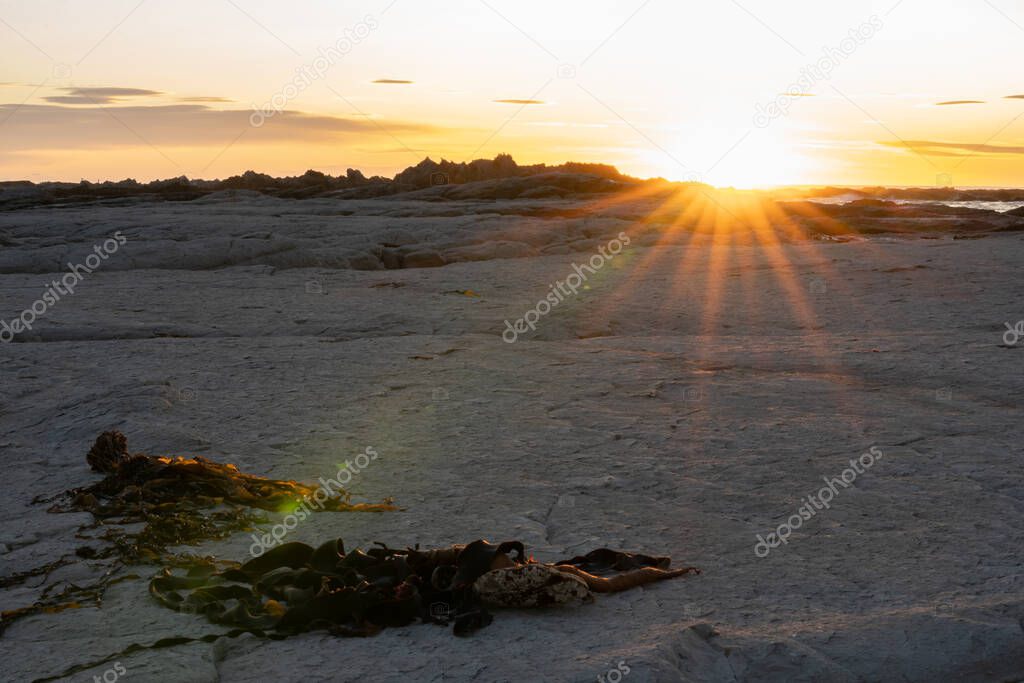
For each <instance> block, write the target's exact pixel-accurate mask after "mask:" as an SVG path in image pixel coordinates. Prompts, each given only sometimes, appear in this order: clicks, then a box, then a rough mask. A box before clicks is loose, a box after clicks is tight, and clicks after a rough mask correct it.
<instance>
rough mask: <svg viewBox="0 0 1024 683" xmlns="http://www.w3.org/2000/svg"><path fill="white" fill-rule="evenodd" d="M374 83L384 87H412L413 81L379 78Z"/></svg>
mask: <svg viewBox="0 0 1024 683" xmlns="http://www.w3.org/2000/svg"><path fill="white" fill-rule="evenodd" d="M374 83H380V84H383V85H410V84H411V83H412V81H403V80H401V79H398V78H378V79H377V80H375V81H374Z"/></svg>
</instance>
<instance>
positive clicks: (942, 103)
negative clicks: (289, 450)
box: [935, 100, 985, 107]
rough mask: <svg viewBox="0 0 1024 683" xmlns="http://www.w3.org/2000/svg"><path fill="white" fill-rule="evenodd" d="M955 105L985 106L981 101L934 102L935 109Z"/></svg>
mask: <svg viewBox="0 0 1024 683" xmlns="http://www.w3.org/2000/svg"><path fill="white" fill-rule="evenodd" d="M957 104H985V103H984V102H983V101H981V100H949V101H948V102H936V103H935V106H936V107H950V106H953V105H957Z"/></svg>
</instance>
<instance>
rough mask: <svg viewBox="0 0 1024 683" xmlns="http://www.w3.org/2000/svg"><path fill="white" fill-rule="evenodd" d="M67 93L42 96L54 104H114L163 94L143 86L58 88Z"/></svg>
mask: <svg viewBox="0 0 1024 683" xmlns="http://www.w3.org/2000/svg"><path fill="white" fill-rule="evenodd" d="M60 90H61V92H66V93H68V94H67V95H51V96H50V97H44V98H43V99H44V100H46V101H47V102H53V103H55V104H92V105H98V104H115V103H117V102H119V101H120V100H122V99H124V98H126V97H155V96H158V95H163V93H162V92H159V91H157V90H146V89H144V88H60Z"/></svg>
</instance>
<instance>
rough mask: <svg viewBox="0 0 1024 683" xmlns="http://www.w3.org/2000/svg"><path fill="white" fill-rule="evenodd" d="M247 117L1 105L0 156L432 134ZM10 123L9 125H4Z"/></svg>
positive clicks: (416, 128) (193, 108) (300, 116)
mask: <svg viewBox="0 0 1024 683" xmlns="http://www.w3.org/2000/svg"><path fill="white" fill-rule="evenodd" d="M251 115H252V111H251V110H249V109H221V110H218V109H211V108H209V107H207V106H205V105H202V104H168V105H156V106H140V105H120V106H111V107H62V106H58V105H50V104H26V105H22V106H20V107H19V106H18V105H17V104H13V103H11V104H0V121H3V120H4V119H5V118H6V119H7V123H6V124H4V125H3V126H0V149H4V150H5V151H8V150H11V151H13V150H19V149H20V150H41V149H102V148H107V147H116V146H136V145H144V144H148V145H152V146H156V147H160V146H164V145H166V146H175V145H178V146H201V145H220V146H223V145H225V144H226V143H227V142H230V141H231V140H233V139H235V138H236V137H238V136H239V135H240V134H241V133H243V132H244V133H245V138H244V140H245V142H246V143H247V144H259V143H267V142H281V141H287V142H318V143H324V144H334V143H337V142H338V141H340V140H342V139H344V138H347V137H350V138H352V139H353V140H355V141H361V140H365V139H366V136H368V135H377V134H380V129H381V127H383V128H384V129H386V130H387V131H388V132H389V133H391V134H393V135H397V136H401V135H402V134H403V133H405V134H409V133H423V132H429V131H432V130H434V129H433V128H432V127H430V126H426V125H421V124H416V123H407V122H401V121H376V122H375V121H369V120H366V119H365V118H362V117H359V118H357V119H350V118H342V117H335V116H326V115H315V114H306V113H303V112H299V111H287V110H286V111H282V112H279V113H276V114H275V115H274V116H271V117H269V118H267V119H266V120H265V121H264V124H263V125H262V126H261V127H259V128H253V127H252V126H251V125H250V123H249V118H250V116H251ZM8 117H9V118H8Z"/></svg>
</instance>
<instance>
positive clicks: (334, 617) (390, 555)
mask: <svg viewBox="0 0 1024 683" xmlns="http://www.w3.org/2000/svg"><path fill="white" fill-rule="evenodd" d="M376 545H377V547H372V548H369V549H367V550H365V551H364V550H360V549H355V550H352V551H351V552H346V551H345V545H344V542H343V541H342V540H341V539H335V540H331V541H327V542H326V543H323V544H322V545H320V546H319V547H317V548H314V547H312V546H309V545H306V544H304V543H296V542H293V543H285V544H283V545H280V546H277V547H275V548H273V549H271V550H269V551H268V552H266V553H264V554H263V555H260V556H259V557H256V558H255V559H251V560H249V561H247V562H245V563H244V564H238V563H236V564H233V565H232V566H230V567H228V568H227V569H225V570H222V571H216V570H214V569H212V568H210V567H199V566H197V567H192V568H191V569H190V570H189V571H188V572H187V573H185V574H181V573H175V572H173V571H172V570H171V569H170V568H165V569H164V571H163V572H162V573H161V574H160V575H159V576H157V577H155V578H154V579H153V580H152V581H151V582H150V586H149V588H150V593H151V595H152V596H153V597H154V598H155V599H156V600H157V601H158V602H160V604H162V605H164V606H165V607H168V608H170V609H174V610H177V611H180V612H188V613H193V614H199V615H202V616H204V617H205V618H206V619H207V620H208V621H209V622H211V623H213V624H218V625H221V626H226V627H232V628H235V629H246V630H252V631H253V632H259V633H261V634H262V633H274V634H277V635H293V634H296V633H302V632H306V631H313V630H326V631H328V632H329V633H332V634H334V635H338V636H347V637H364V636H372V635H375V634H376V633H378V632H379V631H380V630H381V629H384V628H387V627H395V626H405V625H407V624H411V623H414V622H421V623H434V624H443V625H448V624H452V625H453V632H454V633H455V635H459V636H465V635H469V634H470V633H472V632H474V631H476V630H477V629H480V628H482V627H484V626H487V625H488V624H490V623H491V621H492V620H493V616H492V614H491V613H490V611H489V610H488V609H487V606H486V605H485V604H484V601H483V600H482V599H481V596H480V595H478V593H477V591H476V590H474V586H475V585H477V581H478V580H479V579H480V578H481V577H484V576H485V575H487V574H488V573H489V572H494V571H498V572H501V571H503V570H505V569H507V568H510V567H511V568H515V567H524V566H531V565H537V563H536V562H535V561H534V560H533V559H532V558H528V557H526V553H525V548H524V546H523V544H522V543H520V542H518V541H509V542H505V543H502V544H500V545H495V544H492V543H489V542H487V541H485V540H478V541H474V542H472V543H469V544H467V545H453V546H450V547H447V548H439V549H434V550H420V549H419V547H418V546H417V547H415V548H406V549H393V548H389V547H388V546H386V545H384V544H381V543H378V544H376ZM669 565H670V559H669V558H667V557H651V556H648V555H642V554H634V553H626V552H621V551H615V550H610V549H607V548H600V549H598V550H595V551H593V552H591V553H588V554H587V555H584V556H580V557H575V558H572V559H569V560H563V561H561V562H557V563H553V564H549V565H543V566H544V567H545V568H547V569H548V570H550V571H552V572H555V575H561V574H562V573H564V574H567V575H571V576H574V577H576V578H577V579H580V580H581V581H583V582H585V583H586V586H587V587H589V588H590V589H592V590H595V591H597V592H612V591H619V590H625V589H627V588H631V587H634V586H639V585H643V584H646V583H651V582H653V581H661V580H664V579H669V578H673V577H677V576H683V575H685V574H691V573H694V574H695V573H700V570H698V569H696V568H693V567H685V568H682V569H676V570H671V569H669ZM540 604H543V603H540Z"/></svg>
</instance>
